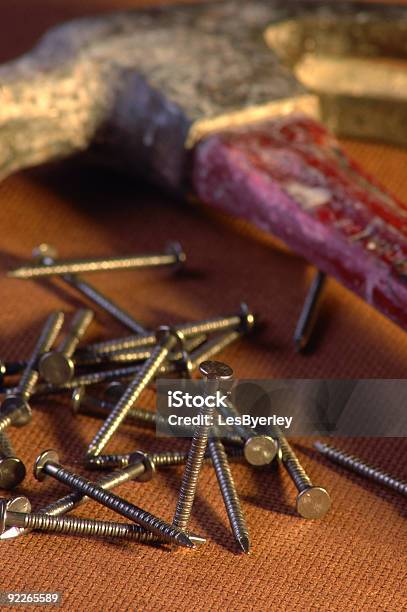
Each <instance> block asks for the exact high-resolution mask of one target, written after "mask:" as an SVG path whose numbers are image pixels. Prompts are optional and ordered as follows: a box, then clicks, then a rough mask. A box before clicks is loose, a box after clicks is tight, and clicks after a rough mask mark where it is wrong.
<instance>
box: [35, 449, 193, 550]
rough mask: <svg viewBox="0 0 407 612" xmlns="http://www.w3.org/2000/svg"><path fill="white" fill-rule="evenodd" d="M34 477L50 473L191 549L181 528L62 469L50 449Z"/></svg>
mask: <svg viewBox="0 0 407 612" xmlns="http://www.w3.org/2000/svg"><path fill="white" fill-rule="evenodd" d="M34 476H35V478H36V479H37V480H40V481H42V480H44V478H45V477H46V476H51V477H52V478H54V479H55V480H58V482H61V483H63V484H65V485H67V486H68V487H70V488H71V489H74V490H75V491H78V492H80V493H83V494H84V495H87V496H88V497H90V498H91V499H93V500H94V501H96V502H98V503H99V504H102V505H103V506H106V507H107V508H110V509H111V510H113V511H114V512H117V513H118V514H120V515H121V516H124V517H126V518H127V519H129V520H131V521H133V522H135V523H138V524H140V525H141V526H142V527H144V528H145V529H147V530H148V531H151V532H152V533H155V534H156V535H159V536H160V537H161V538H162V539H163V540H164V541H165V542H170V543H172V544H176V545H178V546H184V547H187V548H194V544H193V543H192V541H191V540H190V539H189V537H188V536H187V535H186V534H185V533H183V531H181V530H180V529H177V528H176V527H174V526H173V525H169V524H168V523H166V522H165V521H163V520H161V519H159V518H157V517H156V516H154V515H153V514H150V513H149V512H147V511H146V510H143V509H142V508H139V507H138V506H135V505H134V504H131V503H130V502H128V501H126V500H125V499H123V498H122V497H119V496H118V495H115V494H114V493H111V492H108V491H105V490H104V489H103V488H102V487H100V486H98V485H97V484H95V483H93V482H90V481H89V480H86V479H85V478H82V477H81V476H78V475H77V474H74V473H73V472H70V471H69V470H66V469H65V468H63V467H62V466H61V465H60V464H59V457H58V454H57V453H56V452H55V451H53V450H48V451H45V452H44V453H41V455H40V456H39V457H38V459H37V461H36V463H35V467H34Z"/></svg>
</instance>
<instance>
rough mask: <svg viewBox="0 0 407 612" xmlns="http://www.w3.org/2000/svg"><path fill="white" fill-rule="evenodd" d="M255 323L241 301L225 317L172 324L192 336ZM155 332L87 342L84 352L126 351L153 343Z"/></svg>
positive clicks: (244, 327) (245, 327)
mask: <svg viewBox="0 0 407 612" xmlns="http://www.w3.org/2000/svg"><path fill="white" fill-rule="evenodd" d="M254 323H255V317H254V314H253V313H252V312H251V311H250V309H249V307H248V306H247V304H245V303H244V302H242V303H241V304H240V310H239V312H238V313H237V314H234V315H231V316H226V317H215V318H213V319H205V320H203V321H197V322H196V323H182V324H181V325H175V326H173V329H175V331H179V332H181V333H182V334H183V336H184V338H192V337H194V336H200V335H208V334H212V333H215V332H227V331H230V330H239V331H243V332H246V331H249V330H250V329H252V327H253V325H254ZM155 342H156V338H155V334H153V333H151V334H146V335H144V336H126V337H125V338H119V339H114V340H106V341H105V342H96V343H94V344H88V346H87V347H85V348H84V350H83V351H84V353H87V354H89V353H93V354H95V355H99V354H105V353H112V352H114V351H120V350H123V351H126V350H129V349H135V348H141V347H145V346H150V345H153V344H155Z"/></svg>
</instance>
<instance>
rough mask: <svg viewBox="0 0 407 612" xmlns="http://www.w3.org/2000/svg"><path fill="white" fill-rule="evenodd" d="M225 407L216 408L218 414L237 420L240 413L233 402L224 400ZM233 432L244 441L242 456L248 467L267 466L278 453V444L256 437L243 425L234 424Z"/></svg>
mask: <svg viewBox="0 0 407 612" xmlns="http://www.w3.org/2000/svg"><path fill="white" fill-rule="evenodd" d="M226 404H227V407H224V406H223V405H221V406H219V407H218V410H219V412H220V413H221V414H222V416H223V417H224V418H225V419H226V418H228V417H233V418H234V419H238V418H240V417H241V414H240V412H239V411H238V410H237V409H236V407H235V406H234V404H233V402H231V401H230V400H226ZM233 427H234V429H235V431H236V432H237V433H238V435H239V436H240V437H241V438H242V439H243V440H244V441H245V445H244V456H245V459H246V461H247V462H248V463H250V465H256V466H261V465H268V464H269V463H271V462H272V461H273V459H274V458H275V456H276V455H277V453H278V442H277V441H276V440H275V439H274V438H272V437H271V436H265V435H258V434H257V433H256V432H255V431H254V430H252V429H249V428H248V427H245V426H244V425H239V424H237V423H236V424H235V425H234V426H233Z"/></svg>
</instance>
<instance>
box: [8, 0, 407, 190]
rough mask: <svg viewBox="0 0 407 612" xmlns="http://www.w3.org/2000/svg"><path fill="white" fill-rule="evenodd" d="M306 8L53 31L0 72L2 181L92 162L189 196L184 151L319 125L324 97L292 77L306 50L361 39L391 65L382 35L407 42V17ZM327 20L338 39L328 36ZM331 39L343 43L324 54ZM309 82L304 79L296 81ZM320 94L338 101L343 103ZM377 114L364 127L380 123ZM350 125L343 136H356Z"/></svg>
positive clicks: (197, 14) (232, 8)
mask: <svg viewBox="0 0 407 612" xmlns="http://www.w3.org/2000/svg"><path fill="white" fill-rule="evenodd" d="M304 4H308V3H303V2H300V3H297V2H294V3H287V2H286V1H283V0H275V1H274V2H271V1H270V0H251V1H250V2H240V1H238V0H227V1H225V2H212V3H203V4H198V5H192V6H182V7H166V8H161V9H154V10H144V11H128V12H119V13H113V14H111V15H101V16H98V17H94V18H84V19H78V20H74V21H72V22H70V23H67V24H65V25H63V26H59V27H57V28H55V29H54V30H51V31H50V32H49V33H48V34H47V35H46V36H45V37H44V38H43V39H42V41H40V43H39V45H38V46H37V48H36V49H34V50H33V51H32V52H30V53H28V54H27V55H25V56H23V57H22V58H21V59H19V60H17V61H15V62H11V63H10V64H7V65H5V66H3V67H1V68H0V82H1V84H2V87H1V89H0V179H1V178H2V177H4V176H6V175H7V174H9V173H11V172H13V171H15V170H17V169H20V168H23V167H27V166H31V165H37V164H39V163H42V162H45V161H51V160H52V159H56V158H63V157H67V156H69V155H72V154H74V153H78V152H82V151H86V152H88V153H91V154H92V156H93V158H94V159H96V160H97V161H98V162H103V163H105V164H107V165H110V166H118V167H119V168H120V169H121V170H127V171H130V172H132V173H135V172H138V173H139V174H142V175H143V177H146V178H149V179H150V180H151V181H152V182H154V183H161V184H164V185H165V186H166V187H170V188H172V189H173V190H180V189H184V188H185V186H186V185H187V182H188V181H187V177H188V170H189V156H188V148H189V147H191V146H192V145H193V144H194V143H195V142H197V140H199V139H201V138H202V137H204V136H205V135H206V134H208V133H209V132H214V131H215V132H216V131H219V130H221V129H224V128H228V127H234V126H236V125H238V126H241V125H246V124H248V123H251V122H255V121H258V120H268V119H270V118H272V117H274V116H275V115H281V114H286V113H287V112H291V111H296V110H301V111H304V112H306V113H307V114H308V115H311V116H313V117H314V118H315V117H319V114H320V109H319V100H318V97H317V96H315V95H311V94H309V93H307V89H306V87H304V86H303V85H302V84H300V82H299V81H298V80H297V79H296V78H295V76H294V75H293V73H292V71H291V68H293V67H294V66H295V64H296V59H298V57H299V56H300V55H301V47H302V46H304V48H305V49H306V50H309V49H310V48H313V47H316V48H317V49H320V48H321V49H322V51H323V52H325V48H329V49H331V51H332V49H334V50H335V49H337V48H346V49H347V50H348V49H350V51H351V52H353V51H352V46H351V45H350V46H349V45H348V46H346V45H347V42H348V43H349V41H352V40H354V39H355V38H357V37H359V34H360V32H362V31H363V32H364V33H366V36H365V37H364V38H363V44H362V47H363V49H362V50H360V49H357V50H356V52H357V53H359V51H360V52H362V51H363V50H366V49H368V50H369V49H372V48H374V49H378V50H379V51H378V53H377V54H379V53H380V48H384V52H385V53H386V52H387V53H388V54H389V53H393V54H394V48H393V47H394V45H393V47H391V45H390V47H391V49H390V47H389V44H390V43H389V42H388V38H389V37H388V36H387V37H386V36H385V33H386V32H388V31H389V28H387V30H386V22H388V19H387V17H389V18H390V19H391V23H392V27H393V26H394V28H396V30H397V32H399V34H398V35H397V36H393V35H392V36H391V39H392V40H395V39H397V40H400V41H403V40H405V36H403V33H405V31H406V28H407V25H406V19H405V17H404V19H403V16H402V13H401V12H400V11H399V12H397V11H396V12H395V10H393V11H392V10H391V9H389V8H387V9H385V8H383V7H378V8H377V7H376V6H375V7H374V8H372V9H370V8H363V9H362V8H361V6H357V5H353V4H352V3H350V4H349V5H348V4H347V3H345V5H344V6H342V4H343V3H337V4H338V6H333V3H332V4H331V5H329V4H328V6H326V7H322V9H323V10H322V17H321V14H320V12H319V11H320V9H321V7H319V8H318V6H317V8H315V7H314V6H313V3H312V6H311V8H309V7H307V9H306V12H307V14H309V15H310V17H309V18H307V19H308V20H307V19H305V21H304V20H302V21H301V19H302V17H301V15H303V13H304ZM317 4H319V3H317ZM339 4H340V5H341V6H339ZM327 15H328V18H327V17H326V16H327ZM290 17H292V18H293V19H291V21H290V19H289V18H290ZM327 19H328V31H329V32H331V34H332V35H331V34H329V35H328V36H327V35H325V36H324V32H326V31H327ZM279 23H283V25H282V26H281V27H280V29H277V30H276V29H275V28H274V27H273V26H275V25H276V24H279ZM299 23H301V24H302V25H301V26H298V27H297V25H296V24H299ZM284 24H285V25H284ZM309 24H311V25H309ZM338 24H342V26H338ZM355 24H356V25H355ZM400 24H401V25H400ZM403 24H404V25H403ZM356 26H357V28H356V30H357V31H356V30H355V27H356ZM287 28H288V29H287ZM290 28H291V29H290ZM329 28H330V29H329ZM382 28H384V30H383V32H384V35H383V36H382V35H381V32H382ZM403 28H404V29H403ZM355 31H356V35H355ZM287 32H288V33H287ZM318 32H319V33H318ZM321 32H322V34H321ZM338 32H339V34H338ZM378 32H379V34H377V33H378ZM290 33H293V34H292V35H291V34H290ZM335 33H336V34H335ZM334 34H335V36H334ZM321 37H322V38H321ZM281 40H283V44H281ZM321 40H322V43H321ZM326 40H328V41H331V40H334V41H336V42H335V44H331V45H328V47H327V43H326ZM324 41H325V42H324ZM287 42H288V44H287ZM336 43H338V44H336ZM342 43H343V44H342ZM401 44H404V43H401ZM307 45H308V46H307ZM324 45H325V46H324ZM341 45H342V46H341ZM282 47H283V51H282ZM286 47H287V48H288V51H289V50H290V49H291V51H292V53H291V54H290V53H288V52H287V51H286V52H285V53H284V51H285V50H286ZM273 49H275V50H276V51H277V53H278V55H279V57H281V58H282V59H283V60H284V61H286V62H287V65H283V64H282V63H280V61H279V59H278V57H277V54H276V53H274V51H273ZM386 49H387V51H386ZM389 49H390V51H389ZM363 52H364V51H363ZM293 58H294V59H293ZM323 68H324V66H321V65H320V64H318V71H319V72H318V74H325V73H323V72H321V71H323ZM337 71H338V67H336V68H335V70H333V72H332V73H333V74H334V79H333V80H334V81H336V80H337V79H336V74H337ZM314 72H315V71H314ZM342 72H343V71H342ZM363 72H364V70H362V72H361V73H360V74H358V78H356V79H354V78H352V79H351V81H352V84H353V83H355V82H357V83H358V86H359V88H360V84H361V83H362V84H363V87H365V85H366V87H367V85H368V83H367V81H365V80H363ZM385 73H386V71H384V74H385ZM303 74H304V69H301V70H300V72H298V75H299V77H300V79H301V77H302V75H303ZM396 76H397V75H396ZM397 78H398V77H397ZM322 80H323V81H326V78H324V79H322ZM373 80H377V79H373ZM305 82H306V85H309V84H310V85H311V87H313V85H314V83H311V81H310V80H309V79H308V78H306V79H305ZM397 82H398V81H397ZM334 85H336V83H334ZM314 89H315V88H314ZM317 90H318V88H317ZM369 91H370V90H369ZM369 91H367V92H366V91H365V97H366V96H367V97H369V96H370V93H371V92H370V93H369ZM78 92H80V95H79V94H78ZM325 94H326V95H328V98H329V99H331V98H332V96H334V98H335V99H334V102H335V100H336V97H335V96H336V95H337V94H338V92H334V93H332V94H331V92H330V91H328V92H325ZM326 95H325V97H326ZM350 95H351V97H352V92H351V94H350ZM342 97H343V96H342ZM359 97H360V96H359ZM362 97H363V95H362ZM354 98H355V96H353V97H352V100H351V102H353V100H354ZM345 102H346V104H345ZM330 108H331V107H330ZM342 108H343V109H344V112H346V113H350V114H351V115H352V104H351V103H350V102H349V96H348V95H346V96H345V97H344V100H343V105H342V106H341V107H340V108H339V111H338V112H339V114H340V113H341V112H342V110H341V109H342ZM380 108H382V106H381V107H380ZM386 108H387V107H386ZM374 110H375V113H376V115H375V117H376V119H375V120H374V121H368V122H367V123H369V124H370V123H375V124H377V123H378V121H377V114H378V110H377V106H374ZM336 111H337V107H336V105H335V104H334V103H332V111H331V115H329V117H328V118H330V119H331V120H330V122H329V123H330V125H336V124H335V121H334V118H333V117H332V114H333V115H335V117H336V115H337V112H336ZM359 111H360V109H359V110H358V112H359ZM372 112H373V111H372ZM389 114H391V113H387V112H386V115H389ZM355 115H356V113H353V121H352V122H350V123H347V126H348V128H347V129H350V130H351V131H353V130H356V132H357V130H358V129H359V128H357V125H358V124H359V123H360V121H359V117H360V115H359V114H357V116H355ZM371 116H372V117H373V115H371ZM398 116H399V115H398ZM403 117H404V115H403ZM399 124H400V125H401V119H399V120H398V124H397V125H399ZM341 125H342V124H341ZM339 127H341V126H339ZM359 131H360V129H359ZM386 131H387V132H388V131H389V130H386ZM401 131H402V130H401ZM393 132H394V133H397V134H399V133H400V129H396V127H395V128H394V130H393ZM367 135H371V134H370V133H369V134H367Z"/></svg>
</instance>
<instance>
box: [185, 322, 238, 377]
mask: <svg viewBox="0 0 407 612" xmlns="http://www.w3.org/2000/svg"><path fill="white" fill-rule="evenodd" d="M249 329H250V328H249V327H248V328H247V329H246V331H245V330H244V329H242V330H240V331H234V330H232V331H228V332H226V333H223V334H221V335H219V336H215V337H214V338H211V339H210V340H207V341H206V342H205V344H203V345H202V346H200V347H199V348H196V349H190V351H189V353H188V352H186V353H185V354H184V356H183V360H184V369H185V371H186V372H187V373H189V374H192V372H194V371H195V370H196V369H197V368H198V367H199V364H200V363H202V362H203V361H210V360H211V359H212V358H213V357H215V356H216V355H218V353H221V352H222V351H223V350H224V349H225V348H227V347H228V346H229V345H230V344H232V343H233V342H236V340H240V339H241V338H242V337H243V335H244V333H246V332H247V331H249Z"/></svg>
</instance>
